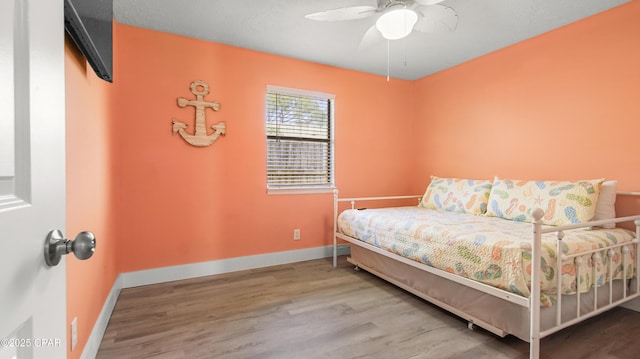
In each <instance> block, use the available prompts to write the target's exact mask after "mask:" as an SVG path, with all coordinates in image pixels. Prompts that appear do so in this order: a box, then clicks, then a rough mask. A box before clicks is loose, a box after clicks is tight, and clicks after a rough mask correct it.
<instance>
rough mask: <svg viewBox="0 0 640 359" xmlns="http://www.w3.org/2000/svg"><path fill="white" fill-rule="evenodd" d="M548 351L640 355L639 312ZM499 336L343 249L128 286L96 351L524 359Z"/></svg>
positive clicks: (578, 332)
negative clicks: (335, 257)
mask: <svg viewBox="0 0 640 359" xmlns="http://www.w3.org/2000/svg"><path fill="white" fill-rule="evenodd" d="M541 346H542V358H553V359H555V358H558V359H559V358H562V359H571V358H598V359H600V358H609V359H613V358H618V359H632V358H640V313H637V312H634V311H631V310H628V309H624V308H616V309H614V310H612V311H610V312H608V313H605V314H603V315H601V316H599V317H597V318H593V319H590V320H587V321H586V322H583V323H581V324H579V325H577V326H574V327H571V328H568V329H566V330H564V331H561V332H559V333H556V334H555V335H553V336H550V337H548V338H545V339H543V340H542V344H541ZM528 351H529V344H528V343H526V342H523V341H521V340H519V339H517V338H514V337H510V336H509V337H507V338H500V337H497V336H495V335H493V334H491V333H488V332H485V331H483V330H481V329H478V330H475V331H471V330H469V329H467V327H466V322H464V321H462V320H461V319H459V318H458V317H456V316H453V315H451V314H449V313H447V312H445V311H443V310H440V309H439V308H437V307H435V306H433V305H431V304H429V303H428V302H425V301H423V300H422V299H420V298H417V297H415V296H413V295H411V294H409V293H407V292H405V291H403V290H401V289H399V288H397V287H395V286H393V285H391V284H388V283H387V282H385V281H383V280H381V279H378V278H377V277H375V276H373V275H371V274H369V273H367V272H365V271H359V272H356V271H354V270H353V266H352V265H350V264H349V263H347V262H346V259H345V258H344V257H341V258H340V260H339V266H338V268H333V267H332V266H331V262H330V260H329V259H321V260H314V261H308V262H301V263H295V264H289V265H280V266H274V267H267V268H261V269H254V270H248V271H242V272H234V273H228V274H222V275H216V276H209V277H202V278H196V279H189V280H183V281H176V282H170V283H163V284H157V285H150V286H143V287H137V288H128V289H124V290H122V292H121V294H120V297H119V299H118V302H117V304H116V307H115V309H114V312H113V315H112V316H111V320H110V321H109V325H108V327H107V330H106V332H105V335H104V338H103V341H102V343H101V345H100V349H99V352H98V355H97V358H98V359H110V358H114V359H115V358H117V359H127V358H136V359H142V358H160V359H165V358H190V359H191V358H192V359H200V358H216V359H218V358H220V359H223V358H243V359H244V358H261V359H262V358H278V359H282V358H340V359H347V358H385V359H387V358H394V359H399V358H431V359H454V358H474V359H482V358H487V359H489V358H490V359H503V358H509V359H516V358H518V359H520V358H522V359H525V358H528Z"/></svg>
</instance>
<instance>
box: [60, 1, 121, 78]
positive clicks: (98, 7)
mask: <svg viewBox="0 0 640 359" xmlns="http://www.w3.org/2000/svg"><path fill="white" fill-rule="evenodd" d="M64 29H65V30H66V31H67V33H68V34H69V36H70V37H71V38H72V39H73V42H75V43H76V46H78V48H79V49H80V51H81V52H82V54H83V55H84V56H85V57H86V59H87V61H88V62H89V65H91V68H93V71H95V73H96V74H97V75H98V77H100V78H102V79H104V80H106V81H109V82H113V0H64Z"/></svg>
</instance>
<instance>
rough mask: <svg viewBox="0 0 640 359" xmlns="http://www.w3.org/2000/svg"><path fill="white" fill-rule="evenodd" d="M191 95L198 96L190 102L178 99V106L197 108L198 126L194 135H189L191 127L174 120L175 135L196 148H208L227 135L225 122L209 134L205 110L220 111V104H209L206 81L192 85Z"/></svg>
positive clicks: (215, 102) (217, 125)
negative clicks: (188, 129)
mask: <svg viewBox="0 0 640 359" xmlns="http://www.w3.org/2000/svg"><path fill="white" fill-rule="evenodd" d="M191 93H192V94H194V95H196V99H195V100H188V99H186V98H184V97H178V106H179V107H186V106H193V107H195V108H196V124H195V132H194V134H193V135H192V134H189V133H187V131H185V128H187V127H188V126H189V125H187V124H186V123H184V122H180V121H178V120H176V119H175V118H174V119H173V122H172V123H173V134H174V135H175V134H176V133H179V134H180V136H182V138H184V140H185V141H187V142H188V143H189V144H191V145H193V146H196V147H206V146H209V145H211V144H212V143H214V142H215V141H216V140H217V139H218V137H220V135H222V136H224V135H225V134H226V133H227V130H226V124H225V123H224V122H218V123H216V124H215V125H212V126H211V128H213V133H211V134H207V128H206V126H207V125H206V119H205V110H206V109H207V108H211V109H213V110H214V111H218V110H220V103H218V102H217V101H213V102H207V101H205V100H204V97H205V96H206V95H208V94H209V85H208V84H207V83H206V82H204V81H199V80H198V81H194V82H192V83H191Z"/></svg>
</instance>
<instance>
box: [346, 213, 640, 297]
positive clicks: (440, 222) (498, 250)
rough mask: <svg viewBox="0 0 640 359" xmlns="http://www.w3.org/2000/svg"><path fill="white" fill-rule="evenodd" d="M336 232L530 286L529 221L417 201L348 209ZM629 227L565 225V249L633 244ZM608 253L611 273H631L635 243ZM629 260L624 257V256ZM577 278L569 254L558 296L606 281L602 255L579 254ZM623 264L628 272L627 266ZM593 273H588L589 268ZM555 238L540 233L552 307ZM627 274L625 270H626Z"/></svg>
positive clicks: (457, 270)
mask: <svg viewBox="0 0 640 359" xmlns="http://www.w3.org/2000/svg"><path fill="white" fill-rule="evenodd" d="M338 231H339V232H341V233H342V234H344V235H347V236H349V237H353V238H356V239H359V240H362V241H364V242H366V243H369V244H371V245H374V246H376V247H378V248H380V249H383V250H386V251H389V252H392V253H395V254H397V255H401V256H403V257H405V258H408V259H411V260H415V261H417V262H420V263H424V264H426V265H429V266H432V267H435V268H438V269H441V270H445V271H447V272H450V273H453V274H456V275H459V276H462V277H465V278H469V279H472V280H476V281H478V282H481V283H484V284H487V285H491V286H494V287H496V288H500V289H503V290H506V291H509V292H513V293H516V294H518V295H521V296H524V297H528V296H529V294H530V290H529V289H530V286H531V241H532V238H533V233H532V225H531V224H530V223H524V222H517V221H509V220H504V219H501V218H495V217H486V216H482V215H469V214H462V213H458V212H450V211H442V210H431V209H425V208H421V207H394V208H381V209H364V210H358V209H352V210H346V211H344V212H342V213H341V214H340V216H339V217H338ZM633 237H634V236H633V233H632V232H630V231H628V230H626V229H622V228H613V229H600V228H594V229H591V228H587V229H579V230H571V231H566V232H565V236H564V239H563V241H562V247H561V248H562V252H563V254H567V255H570V254H573V253H580V252H582V251H587V250H592V249H597V248H601V247H604V246H608V245H612V244H619V243H626V242H631V241H632V240H633ZM628 248H629V251H627V252H626V253H622V252H621V251H620V250H619V249H618V250H617V251H615V255H614V256H613V257H612V260H613V262H614V265H613V273H612V276H613V278H614V279H622V278H623V277H626V278H627V279H629V278H632V277H633V274H634V273H635V270H634V265H633V264H634V263H635V261H634V259H635V252H634V250H633V246H628ZM624 258H626V259H624ZM583 263H584V264H583V265H582V266H581V269H580V276H579V277H578V278H577V279H576V265H575V263H574V261H573V260H571V261H565V262H563V264H562V267H561V273H562V289H561V291H562V294H574V293H576V291H578V290H579V291H580V292H581V293H585V292H587V291H589V290H590V289H591V288H592V287H593V286H594V284H596V285H598V286H600V285H603V284H605V283H607V282H608V280H609V265H608V259H607V257H606V256H602V258H601V259H600V260H598V261H593V260H591V259H590V258H589V257H585V258H583ZM625 263H626V271H625V268H624V264H625ZM594 265H595V266H596V268H597V275H595V276H594V275H593V266H594ZM557 271H558V268H557V266H556V236H555V235H554V234H553V233H549V234H545V235H543V238H542V274H543V275H542V276H541V277H542V278H541V305H542V306H544V307H549V306H552V305H553V304H554V303H555V301H556V300H555V296H556V293H557V288H556V285H557V281H556V279H555V278H556V273H557ZM625 273H626V275H625Z"/></svg>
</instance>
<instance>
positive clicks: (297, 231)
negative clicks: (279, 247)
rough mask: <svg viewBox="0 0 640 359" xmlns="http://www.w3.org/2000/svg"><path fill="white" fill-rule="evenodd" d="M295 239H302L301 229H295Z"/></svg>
mask: <svg viewBox="0 0 640 359" xmlns="http://www.w3.org/2000/svg"><path fill="white" fill-rule="evenodd" d="M293 240H294V241H299V240H300V230H299V229H294V230H293Z"/></svg>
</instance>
